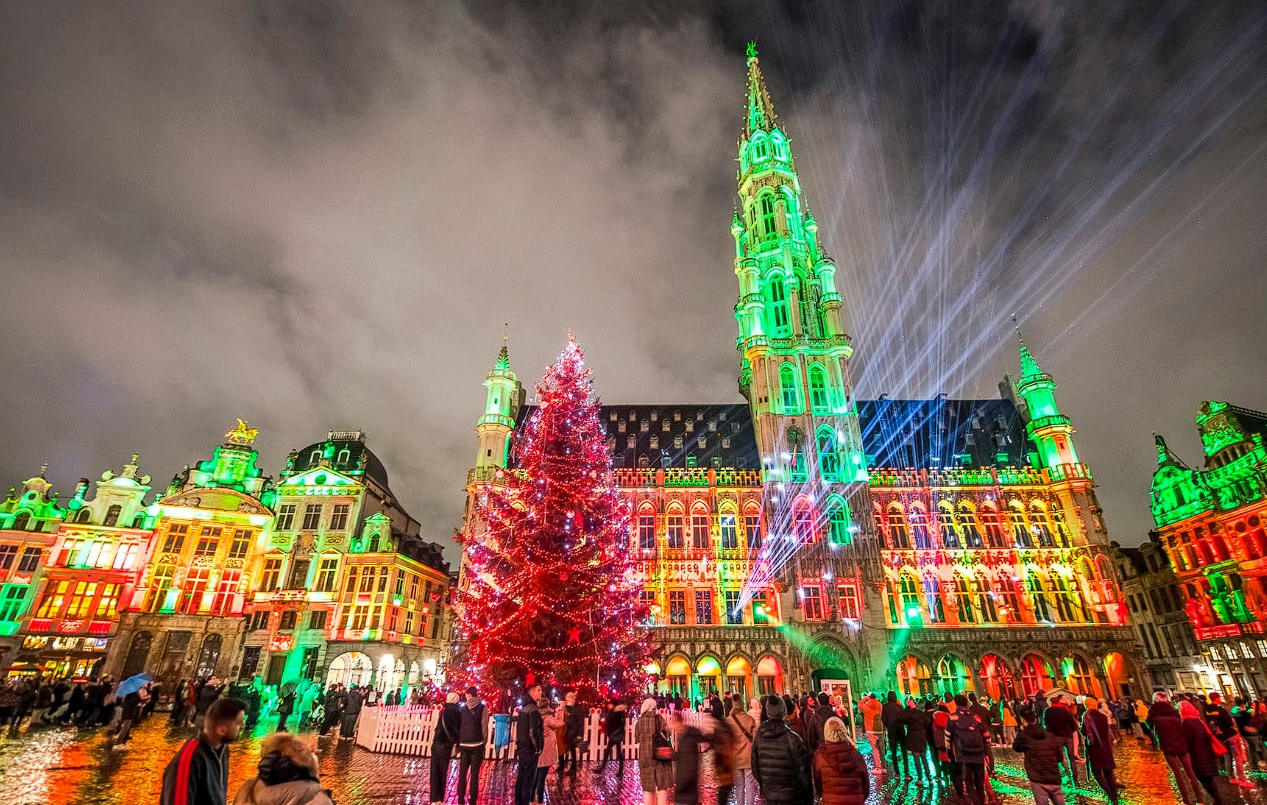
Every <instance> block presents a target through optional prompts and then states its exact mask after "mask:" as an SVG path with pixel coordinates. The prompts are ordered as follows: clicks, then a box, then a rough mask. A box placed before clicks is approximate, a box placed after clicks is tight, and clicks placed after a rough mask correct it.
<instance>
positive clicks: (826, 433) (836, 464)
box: [818, 427, 840, 481]
mask: <svg viewBox="0 0 1267 805" xmlns="http://www.w3.org/2000/svg"><path fill="white" fill-rule="evenodd" d="M818 472H819V475H821V476H822V479H823V480H824V481H839V480H840V451H839V450H837V449H836V431H834V430H832V429H831V428H830V427H823V428H819V429H818Z"/></svg>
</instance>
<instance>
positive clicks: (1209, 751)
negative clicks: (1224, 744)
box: [1182, 718, 1223, 776]
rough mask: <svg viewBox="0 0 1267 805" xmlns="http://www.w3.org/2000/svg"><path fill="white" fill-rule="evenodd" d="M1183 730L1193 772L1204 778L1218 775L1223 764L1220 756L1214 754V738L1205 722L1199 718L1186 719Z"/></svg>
mask: <svg viewBox="0 0 1267 805" xmlns="http://www.w3.org/2000/svg"><path fill="white" fill-rule="evenodd" d="M1182 729H1183V739H1184V741H1185V742H1186V743H1187V745H1188V755H1189V756H1190V757H1191V758H1192V768H1193V770H1194V771H1195V772H1196V773H1197V774H1200V775H1203V776H1204V775H1215V774H1218V773H1219V769H1220V767H1221V766H1222V765H1223V764H1222V763H1221V762H1220V761H1219V756H1218V755H1216V754H1214V738H1213V737H1211V735H1210V730H1209V729H1208V728H1207V727H1206V724H1205V722H1204V721H1202V720H1201V719H1199V718H1185V719H1183V722H1182Z"/></svg>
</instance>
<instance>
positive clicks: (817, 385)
mask: <svg viewBox="0 0 1267 805" xmlns="http://www.w3.org/2000/svg"><path fill="white" fill-rule="evenodd" d="M809 401H810V408H812V409H813V411H814V413H816V414H826V413H828V409H829V404H828V402H827V373H826V372H824V371H823V367H822V366H820V365H819V364H817V363H815V364H811V365H810V368H809Z"/></svg>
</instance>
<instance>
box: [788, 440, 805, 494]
mask: <svg viewBox="0 0 1267 805" xmlns="http://www.w3.org/2000/svg"><path fill="white" fill-rule="evenodd" d="M787 449H788V455H789V456H790V457H791V458H790V461H791V466H790V467H788V480H790V481H792V482H793V483H802V482H804V481H805V479H806V475H805V443H804V439H803V437H802V436H801V432H800V431H799V430H797V429H796V428H788V431H787Z"/></svg>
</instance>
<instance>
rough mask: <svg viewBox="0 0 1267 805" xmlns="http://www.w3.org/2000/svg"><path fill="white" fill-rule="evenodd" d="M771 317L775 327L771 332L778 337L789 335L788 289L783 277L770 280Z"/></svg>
mask: <svg viewBox="0 0 1267 805" xmlns="http://www.w3.org/2000/svg"><path fill="white" fill-rule="evenodd" d="M770 315H771V321H772V322H773V326H772V327H771V332H772V333H773V334H774V335H776V336H786V335H787V334H788V329H789V328H788V321H789V319H788V313H787V289H786V288H785V287H784V285H783V278H782V277H777V276H776V277H774V278H773V279H771V280H770Z"/></svg>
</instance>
